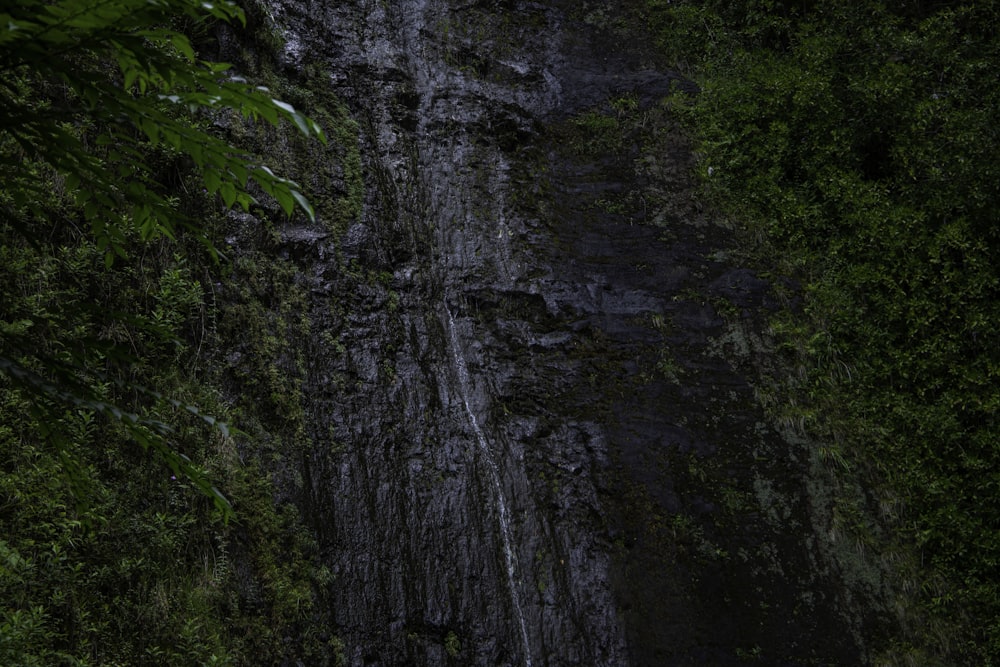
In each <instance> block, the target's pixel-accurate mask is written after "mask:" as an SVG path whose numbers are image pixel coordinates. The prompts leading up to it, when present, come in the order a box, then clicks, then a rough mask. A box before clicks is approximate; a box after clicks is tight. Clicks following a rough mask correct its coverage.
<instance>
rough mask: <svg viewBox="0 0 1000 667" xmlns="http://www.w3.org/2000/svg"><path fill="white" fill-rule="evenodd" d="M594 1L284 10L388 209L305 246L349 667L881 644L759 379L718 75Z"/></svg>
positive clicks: (335, 582) (310, 394) (313, 487)
mask: <svg viewBox="0 0 1000 667" xmlns="http://www.w3.org/2000/svg"><path fill="white" fill-rule="evenodd" d="M585 4H586V5H587V6H588V7H589V6H590V5H593V7H590V9H589V10H588V9H587V8H586V7H585V8H583V9H581V8H580V7H579V6H578V3H558V2H551V3H537V2H519V1H516V0H515V1H512V2H486V1H481V2H461V3H460V2H449V1H448V0H388V1H385V0H380V1H378V2H376V1H375V0H370V1H366V0H356V1H353V2H346V1H345V2H335V3H334V2H318V1H312V0H280V1H278V0H275V1H274V2H273V3H272V10H273V13H274V17H275V20H276V22H277V25H278V26H280V28H281V30H282V31H283V33H284V38H285V41H286V48H285V52H284V55H283V58H284V63H285V64H286V66H287V67H288V68H290V69H292V70H294V69H296V68H302V67H305V66H307V65H315V64H317V63H318V64H319V65H320V66H322V68H324V69H325V70H326V71H327V72H328V73H329V80H330V86H331V87H332V88H333V89H334V91H335V92H336V94H337V95H338V96H339V97H340V98H341V99H342V100H343V101H344V102H345V103H346V104H347V105H348V107H349V108H350V110H351V115H352V116H353V117H354V119H355V120H356V121H357V122H358V123H359V126H360V128H361V146H360V150H361V155H362V159H363V171H364V173H363V180H364V188H365V190H364V206H363V210H362V213H361V215H360V218H359V219H358V220H356V221H355V222H354V223H353V224H351V225H350V226H349V228H347V229H346V230H344V231H343V232H342V233H336V234H333V233H328V232H327V231H320V230H310V229H308V228H302V227H294V228H289V229H288V230H285V232H284V235H283V239H284V243H285V245H286V248H287V252H288V254H289V257H291V258H292V259H293V260H294V261H295V262H296V263H297V266H299V268H300V271H299V276H298V278H297V280H299V281H300V282H301V283H302V284H304V285H305V286H306V287H307V288H308V293H309V295H310V296H309V299H310V302H309V308H308V310H309V312H308V313H307V314H306V315H307V316H308V318H309V320H310V322H311V330H312V331H314V332H323V333H324V335H323V337H322V339H321V340H315V341H310V342H308V344H306V345H307V348H308V349H307V352H306V357H307V363H306V366H307V368H306V372H305V377H306V379H305V382H304V390H305V394H306V404H307V409H308V415H307V420H306V422H307V424H308V425H309V433H308V434H307V437H308V439H309V443H308V446H307V447H304V448H303V449H302V453H301V454H299V455H298V460H295V461H292V462H289V465H290V466H291V467H292V468H294V471H292V472H288V471H286V476H287V477H288V479H289V482H288V484H287V487H288V488H287V493H288V495H289V497H292V498H293V499H294V500H295V502H296V503H298V504H299V506H300V508H301V510H302V513H303V515H304V516H306V517H308V519H309V524H310V526H311V527H312V529H313V530H314V531H315V534H316V537H317V540H318V541H319V543H320V547H321V552H322V558H323V560H324V562H325V564H326V565H327V567H328V568H329V569H330V572H331V574H332V577H331V582H330V584H329V586H328V587H327V588H326V589H325V590H323V591H320V592H319V595H320V599H321V603H322V606H323V608H324V609H325V610H326V611H325V613H326V614H328V619H326V620H325V621H324V622H327V623H329V624H331V625H332V627H329V628H327V629H326V631H328V632H329V633H330V634H333V635H336V636H337V637H339V639H340V640H341V641H342V643H343V653H344V656H345V657H346V659H347V662H348V664H351V665H409V664H412V665H450V664H454V665H459V664H461V665H551V666H557V665H630V664H631V665H686V664H716V665H725V664H739V663H740V662H741V661H744V660H754V659H757V660H761V661H762V662H763V663H766V664H817V663H827V662H833V663H838V664H857V663H859V662H861V661H863V651H862V647H861V645H860V643H859V640H858V639H857V636H858V631H859V627H860V626H859V624H860V623H861V622H862V621H863V619H862V618H861V617H860V616H859V615H858V613H857V612H856V608H857V605H856V604H855V605H854V606H851V605H849V604H847V599H848V598H849V597H850V596H851V595H853V596H854V597H853V599H854V600H855V602H856V600H857V599H858V596H859V595H861V593H859V592H854V593H849V592H848V589H847V588H846V587H845V585H844V583H843V582H842V577H841V576H840V572H839V570H838V567H837V566H836V565H835V563H834V561H833V560H832V559H831V557H830V556H829V555H828V553H827V551H826V550H825V548H824V540H825V538H824V537H823V536H822V532H823V531H822V529H823V527H824V526H825V525H826V524H825V522H826V521H827V519H826V516H825V514H824V512H825V509H824V508H823V506H822V504H821V503H818V502H817V501H815V500H814V494H812V492H811V491H810V488H811V486H810V485H811V484H812V481H811V480H812V477H811V476H810V475H811V474H812V473H811V468H810V461H811V459H810V457H809V455H808V454H807V453H806V452H805V451H804V450H803V445H802V443H801V442H795V441H791V440H790V439H789V438H786V437H782V436H781V435H779V434H778V433H777V432H776V431H775V430H774V429H773V428H772V427H771V426H770V425H769V424H768V422H767V419H766V418H765V417H764V415H763V412H762V410H761V409H760V408H759V406H758V404H757V399H756V397H755V393H754V390H753V388H752V383H753V382H754V380H755V377H756V375H755V374H756V372H757V370H758V368H759V366H760V365H761V364H760V361H759V360H758V359H757V357H756V355H758V354H760V351H761V350H762V349H763V348H764V347H765V345H764V343H763V336H762V334H761V331H762V330H763V324H762V323H763V321H764V318H765V317H766V315H767V313H768V312H769V310H770V309H773V308H775V307H776V304H775V301H774V296H773V294H772V293H771V289H770V286H769V285H768V284H767V283H766V282H765V281H763V280H762V279H760V278H759V277H758V276H756V275H755V274H754V273H753V272H752V271H750V270H748V269H746V268H742V267H740V266H738V265H736V264H735V263H733V262H732V260H730V259H728V257H729V249H730V246H731V238H730V237H731V233H730V232H729V231H728V230H727V229H725V228H723V227H721V226H719V225H716V224H713V223H712V222H710V221H708V220H705V219H704V217H703V216H702V214H701V213H700V211H699V210H698V207H697V206H696V204H695V203H694V202H693V200H692V199H691V195H690V193H689V184H688V183H687V181H686V178H687V177H686V175H685V174H686V169H687V167H688V166H689V165H688V162H689V160H690V155H689V152H688V151H687V149H686V147H685V146H684V144H683V142H682V141H681V140H680V139H679V138H678V135H677V133H676V132H675V131H673V130H672V129H670V128H671V126H670V120H669V116H668V114H667V112H666V111H665V110H664V109H663V108H662V106H661V105H660V100H661V98H662V97H663V96H664V95H666V94H667V93H669V92H670V91H672V90H677V89H680V90H688V91H691V90H693V87H692V86H690V84H688V83H686V82H684V81H682V80H680V78H679V77H677V76H676V75H674V74H672V73H671V72H669V71H667V70H665V69H663V67H662V65H661V64H660V63H658V62H657V61H656V59H655V58H654V57H653V56H652V55H651V52H650V51H648V50H644V49H643V47H642V44H641V42H640V41H639V40H638V39H625V38H624V36H623V35H622V34H620V33H616V32H615V28H614V26H616V25H617V26H621V25H624V24H623V23H622V22H621V21H620V20H618V19H620V18H622V17H621V16H618V14H616V12H619V11H620V10H619V8H618V4H619V3H606V4H607V6H604V5H602V4H601V3H585ZM622 16H624V17H625V18H626V19H627V16H626V15H624V14H622ZM633 37H634V36H633ZM359 275H364V276H369V278H368V279H362V278H359Z"/></svg>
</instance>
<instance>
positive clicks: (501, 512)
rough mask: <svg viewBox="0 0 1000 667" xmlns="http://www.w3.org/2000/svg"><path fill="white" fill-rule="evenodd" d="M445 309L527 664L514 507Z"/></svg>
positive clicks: (527, 664) (527, 665) (528, 649)
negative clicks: (492, 501) (494, 511)
mask: <svg viewBox="0 0 1000 667" xmlns="http://www.w3.org/2000/svg"><path fill="white" fill-rule="evenodd" d="M445 312H446V313H447V315H448V337H449V340H450V342H451V356H452V360H453V361H454V362H455V373H456V374H457V375H458V390H459V393H460V394H461V397H462V405H463V406H464V407H465V414H466V415H467V416H468V417H469V425H470V426H471V427H472V431H473V433H474V434H475V436H476V442H477V443H478V445H479V449H480V450H481V451H482V453H483V459H484V460H485V461H486V468H487V472H488V473H489V477H490V482H491V484H492V486H493V495H494V499H495V501H496V506H497V523H498V524H499V528H500V538H501V541H502V543H503V555H504V561H505V562H506V565H507V586H508V588H509V589H510V598H511V604H512V606H513V608H514V614H515V615H516V616H517V622H518V625H519V626H520V629H521V642H522V644H523V649H524V664H525V667H531V644H530V642H529V641H528V625H527V623H526V622H525V620H524V609H523V608H522V606H521V593H520V591H519V586H518V584H519V582H518V577H517V565H516V564H515V562H514V549H513V541H514V539H513V529H512V528H511V525H510V511H509V510H508V509H507V500H506V498H505V497H504V493H503V486H502V485H501V484H500V468H499V466H498V465H497V461H496V457H495V456H494V455H493V451H492V450H491V449H490V445H489V443H488V442H487V440H486V435H485V434H484V433H483V429H482V427H481V426H480V425H479V419H478V418H477V417H476V413H475V412H473V410H472V406H470V405H469V368H468V366H467V365H466V363H465V357H464V356H463V355H462V351H461V348H460V347H459V344H458V334H457V332H456V331H455V318H454V316H453V315H452V314H451V309H450V308H448V306H447V305H446V306H445Z"/></svg>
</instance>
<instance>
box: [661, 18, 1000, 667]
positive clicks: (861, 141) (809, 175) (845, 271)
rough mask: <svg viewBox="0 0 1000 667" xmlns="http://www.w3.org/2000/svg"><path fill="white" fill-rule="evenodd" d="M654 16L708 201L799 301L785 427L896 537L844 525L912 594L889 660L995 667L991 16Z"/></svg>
mask: <svg viewBox="0 0 1000 667" xmlns="http://www.w3.org/2000/svg"><path fill="white" fill-rule="evenodd" d="M646 5H647V9H648V12H649V13H648V16H649V19H650V22H651V23H652V24H653V25H654V26H655V27H656V29H657V30H658V35H659V38H660V42H661V45H662V47H663V48H664V49H665V50H667V51H669V52H670V53H672V54H674V57H675V60H676V61H677V62H678V63H680V66H681V67H682V69H684V70H685V71H687V73H688V74H689V75H690V76H691V77H692V78H694V79H695V80H696V81H697V83H698V84H699V86H700V87H701V92H700V94H698V95H696V96H693V97H691V98H684V97H682V96H677V97H675V98H673V99H671V101H670V104H671V105H672V107H673V108H674V110H675V111H676V112H678V113H679V114H680V115H681V116H682V117H683V118H684V119H685V120H686V121H687V122H688V124H689V127H690V128H691V131H692V132H693V134H694V135H695V137H696V139H697V142H698V151H699V158H700V162H699V169H700V172H701V175H702V177H703V182H704V184H705V190H706V193H707V195H708V197H709V198H710V199H711V201H713V202H714V203H715V204H716V205H717V206H718V207H719V208H720V209H721V210H722V211H723V212H724V213H727V214H728V215H729V216H730V217H732V218H733V219H734V220H735V221H736V222H738V223H740V224H742V225H744V226H745V228H746V229H747V230H748V232H749V233H748V234H747V238H748V239H749V240H750V241H748V242H752V243H753V244H756V248H755V249H756V251H757V254H758V257H760V258H762V259H761V262H762V264H764V265H766V266H769V267H770V269H771V270H772V271H774V272H776V273H779V274H783V275H787V276H792V277H794V278H795V279H797V280H798V281H800V282H801V284H802V286H803V289H804V296H805V300H804V306H803V307H802V308H801V309H798V308H794V309H789V311H788V312H787V313H785V314H784V315H782V316H781V317H779V318H778V319H777V320H776V321H775V322H774V328H775V331H776V333H777V335H778V338H779V342H780V343H781V344H783V345H784V346H785V348H786V350H787V351H788V353H789V355H790V356H789V360H790V362H791V363H792V364H795V365H797V366H798V367H800V368H801V369H802V371H803V373H802V376H801V379H799V380H796V381H795V382H797V385H796V386H794V387H787V388H786V395H787V396H789V397H795V398H796V402H795V403H794V404H793V402H792V401H791V400H789V401H787V405H786V406H785V407H777V408H776V411H777V412H779V413H781V412H782V411H784V412H788V411H789V410H791V411H792V412H794V415H790V413H789V414H786V415H785V416H786V417H789V418H794V420H795V421H796V422H797V423H798V424H800V425H801V426H803V427H804V428H805V429H806V430H808V431H809V432H811V433H812V434H813V435H814V436H816V438H817V440H819V441H821V442H823V443H825V445H824V448H823V449H824V452H823V453H824V456H823V458H824V459H825V460H827V461H828V462H830V464H831V465H832V466H833V467H834V468H835V469H838V470H839V473H838V474H839V475H840V476H841V477H843V478H844V479H845V480H847V478H848V477H849V476H852V475H853V476H858V478H860V479H862V480H863V481H864V484H865V485H866V486H869V487H870V488H872V489H873V491H872V493H873V500H872V508H871V509H874V510H876V511H878V512H879V513H880V514H881V518H882V519H883V520H884V521H885V523H886V524H887V525H889V526H890V527H891V528H892V531H891V534H890V535H889V536H888V537H884V538H883V537H878V536H877V535H878V532H877V530H876V529H874V528H873V527H872V526H868V525H865V521H864V519H863V518H861V517H862V513H858V512H851V515H852V516H854V517H855V519H854V520H853V522H852V525H850V526H849V527H848V528H849V529H850V530H851V531H853V532H854V533H855V534H856V535H857V536H858V539H860V540H862V542H865V541H868V542H872V541H877V543H872V544H871V546H876V548H877V549H880V550H881V551H882V553H884V554H887V555H888V554H892V559H893V560H892V562H891V566H892V568H893V569H895V571H896V572H897V573H898V575H899V577H900V582H898V583H899V589H900V590H901V591H909V593H908V599H907V600H906V601H904V604H902V612H901V619H900V620H901V621H902V625H903V627H904V629H905V630H906V631H905V632H903V633H901V634H900V636H898V637H896V638H894V642H893V644H892V645H891V646H888V647H887V648H886V650H885V652H884V654H883V656H882V660H883V661H885V662H887V663H905V662H906V661H908V660H909V661H911V663H912V664H933V663H935V662H936V661H938V660H941V661H945V662H948V663H951V662H954V663H961V664H980V665H989V664H998V663H1000V581H998V579H997V577H996V571H997V563H998V562H1000V530H998V527H1000V524H998V521H1000V515H998V514H997V510H996V507H997V505H998V504H1000V472H998V471H1000V423H998V419H997V414H998V413H1000V338H998V333H997V332H998V329H1000V226H998V225H997V218H996V215H997V204H998V202H1000V185H998V184H1000V178H998V177H1000V173H998V165H997V159H996V158H997V156H998V155H1000V129H998V126H997V124H996V119H997V118H998V117H1000V92H998V88H997V86H996V84H995V76H994V71H993V70H994V69H995V63H996V62H997V61H998V58H1000V6H998V5H997V3H996V2H993V1H985V2H975V3H973V2H960V1H958V2H935V3H926V2H913V1H904V0H885V1H881V2H879V1H875V0H870V1H867V0H866V1H864V2H859V3H841V2H833V1H825V0H817V1H810V2H779V1H776V0H755V1H753V2H746V3H731V2H723V1H721V0H691V1H689V2H681V3H672V2H666V1H662V0H648V2H647V3H646ZM775 258H777V259H775ZM765 259H766V261H765ZM849 483H851V482H847V481H845V484H849Z"/></svg>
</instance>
